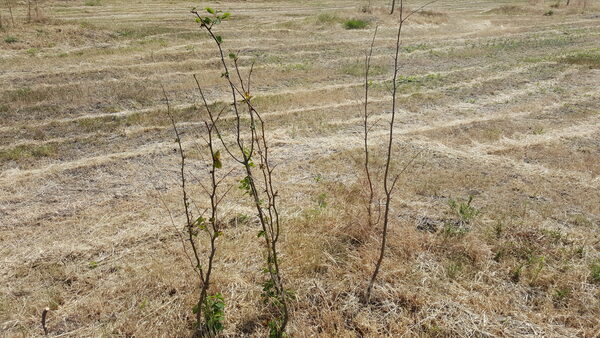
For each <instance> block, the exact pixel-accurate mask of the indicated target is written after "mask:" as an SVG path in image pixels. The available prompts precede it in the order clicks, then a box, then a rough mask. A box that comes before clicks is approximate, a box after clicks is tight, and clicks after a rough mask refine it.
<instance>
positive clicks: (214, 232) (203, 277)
mask: <svg viewBox="0 0 600 338" xmlns="http://www.w3.org/2000/svg"><path fill="white" fill-rule="evenodd" d="M162 90H163V94H164V97H165V101H166V104H167V114H168V115H169V119H170V120H171V124H172V127H173V130H174V132H175V136H176V141H177V144H178V147H179V152H180V158H181V161H180V169H181V170H180V175H181V189H182V195H183V203H184V209H185V214H186V222H187V223H186V229H187V233H188V241H189V243H190V246H191V247H192V251H193V254H194V257H195V261H196V266H195V267H194V270H195V271H196V272H198V274H199V278H200V294H199V298H198V303H197V305H196V307H197V312H196V323H197V325H198V327H197V329H198V333H200V335H203V333H204V331H203V330H204V329H205V327H204V326H202V325H200V324H201V321H202V310H203V306H204V304H205V302H206V298H207V295H208V289H209V287H210V281H211V280H210V279H211V274H212V271H213V266H214V260H215V255H216V252H217V245H216V241H217V238H218V237H219V236H220V229H219V218H218V208H219V203H220V201H221V200H222V199H223V197H225V194H227V192H225V194H223V196H221V197H219V196H218V189H219V185H220V183H221V182H222V181H223V180H224V179H225V177H226V176H228V175H229V173H227V174H225V176H223V177H222V178H221V179H219V180H217V175H216V169H217V161H218V160H219V159H217V158H216V157H215V148H214V141H213V135H214V132H215V129H216V128H215V127H214V124H212V123H208V122H206V121H205V122H204V125H205V128H206V132H207V135H208V139H205V142H206V146H207V150H208V152H209V153H210V156H211V168H210V172H209V174H210V190H208V189H206V187H204V185H202V184H201V185H202V187H203V189H204V191H205V192H206V193H207V195H208V197H209V199H210V211H211V215H210V219H209V220H208V223H209V225H210V229H209V228H208V227H207V226H206V225H205V224H203V223H204V222H205V221H201V220H200V219H199V220H198V221H194V220H193V217H192V213H191V211H190V210H189V207H190V199H189V197H188V193H187V187H186V176H185V166H186V163H185V153H184V151H183V144H182V140H181V133H180V132H179V129H178V128H177V124H176V122H175V118H174V116H173V114H172V113H171V106H170V104H169V99H168V96H167V94H166V91H165V89H164V87H162ZM206 107H207V109H210V108H209V107H208V105H207V106H206ZM209 114H210V115H211V116H212V114H211V113H209ZM217 119H218V117H217ZM219 167H220V165H219ZM227 191H229V190H227ZM199 222H202V223H199ZM196 227H198V228H197V229H196ZM198 230H204V231H206V233H207V234H208V237H209V241H210V249H209V253H208V258H207V267H206V271H204V269H203V268H202V266H201V259H200V254H199V251H198V249H197V243H196V237H197V234H198V233H197V231H198ZM184 251H185V248H184ZM186 254H187V251H186ZM209 334H211V333H210V332H209Z"/></svg>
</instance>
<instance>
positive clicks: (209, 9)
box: [205, 7, 215, 14]
mask: <svg viewBox="0 0 600 338" xmlns="http://www.w3.org/2000/svg"><path fill="white" fill-rule="evenodd" d="M205 9H206V11H207V12H209V13H210V14H215V10H214V9H212V8H210V7H206V8H205Z"/></svg>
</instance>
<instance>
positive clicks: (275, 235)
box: [192, 11, 289, 335]
mask: <svg viewBox="0 0 600 338" xmlns="http://www.w3.org/2000/svg"><path fill="white" fill-rule="evenodd" d="M192 13H193V14H194V15H195V16H196V17H197V18H198V19H200V20H199V22H200V24H201V27H202V28H204V29H206V31H207V32H208V34H209V35H210V37H211V38H212V39H213V41H214V42H215V44H216V46H217V49H218V50H219V54H220V59H221V64H222V66H223V69H224V70H225V72H224V73H223V76H224V77H225V79H226V80H227V82H228V84H229V87H230V89H231V95H232V101H233V104H232V105H233V110H234V113H235V116H236V144H237V147H238V148H239V153H240V155H239V156H235V155H234V154H233V152H232V151H231V150H230V149H229V148H228V147H227V145H226V144H225V141H224V139H223V137H222V134H221V132H220V130H219V129H218V128H217V127H216V121H215V119H214V117H213V115H212V113H211V112H210V110H209V116H210V118H211V121H212V123H213V125H214V126H215V132H216V133H217V136H218V137H219V139H220V140H221V143H223V145H224V147H225V148H226V151H227V153H228V154H229V155H230V156H231V157H232V158H234V159H235V160H236V161H237V162H239V163H240V164H242V166H243V167H244V169H245V173H246V178H247V180H248V185H249V188H250V189H249V193H250V195H251V196H252V198H253V202H254V205H255V207H256V211H257V215H258V219H259V222H260V224H261V228H262V232H263V233H264V238H265V244H266V247H267V268H268V272H269V276H270V279H271V282H272V283H273V286H274V288H275V291H276V292H277V295H278V298H279V299H278V301H279V304H280V311H281V315H282V318H281V323H280V324H279V327H278V332H277V334H279V335H281V334H282V333H283V332H284V331H285V328H286V325H287V322H288V317H289V315H288V309H287V302H286V299H285V289H284V287H283V282H282V279H281V274H280V270H279V260H278V251H277V242H278V239H279V234H280V222H279V213H278V210H277V205H276V196H277V192H276V191H275V189H274V187H273V183H272V172H273V168H272V167H271V166H270V163H269V158H268V146H267V142H266V133H265V127H264V121H263V120H262V118H261V116H260V115H259V113H258V112H257V111H256V109H255V108H254V107H253V105H252V104H251V103H250V98H251V96H250V79H251V74H252V69H253V67H252V68H251V70H250V73H249V74H248V81H247V83H246V84H244V81H243V79H242V76H241V74H240V72H239V67H238V65H237V57H234V67H235V71H236V74H237V76H238V80H239V82H240V86H241V88H242V92H240V90H239V89H238V88H237V86H236V85H235V84H234V83H233V81H232V79H231V76H230V73H229V68H228V66H227V62H226V61H225V53H224V52H223V48H222V46H221V40H220V39H219V38H217V36H216V35H215V34H214V33H213V31H212V25H207V24H206V23H205V22H204V21H203V20H202V18H201V16H200V14H199V13H198V12H197V11H192ZM196 82H197V84H198V88H199V89H200V83H199V82H198V80H197V78H196ZM200 92H201V95H202V99H203V101H204V105H205V106H206V107H207V109H208V104H207V102H206V100H205V98H204V94H203V93H202V90H201V89H200ZM238 94H239V95H240V96H241V97H242V101H243V102H244V103H245V104H246V105H247V108H248V115H249V118H250V127H249V128H250V131H251V136H250V148H249V149H246V147H245V146H244V143H243V141H242V138H241V134H242V125H241V116H240V112H239V107H238V102H237V97H238V96H237V95H238ZM256 120H258V121H256ZM257 122H258V123H257ZM257 125H258V126H259V128H260V130H259V131H257V129H256V126H257ZM255 146H256V149H255ZM255 150H258V154H259V158H260V170H261V171H262V174H263V180H264V185H265V186H264V192H265V194H266V197H267V201H266V202H267V204H266V206H263V202H262V201H261V199H260V191H259V189H258V187H257V186H256V180H255V176H254V173H253V170H252V167H253V164H252V156H253V154H254V152H255Z"/></svg>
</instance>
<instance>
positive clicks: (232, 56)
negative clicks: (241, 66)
mask: <svg viewBox="0 0 600 338" xmlns="http://www.w3.org/2000/svg"><path fill="white" fill-rule="evenodd" d="M229 58H230V59H234V60H235V59H237V55H235V53H229Z"/></svg>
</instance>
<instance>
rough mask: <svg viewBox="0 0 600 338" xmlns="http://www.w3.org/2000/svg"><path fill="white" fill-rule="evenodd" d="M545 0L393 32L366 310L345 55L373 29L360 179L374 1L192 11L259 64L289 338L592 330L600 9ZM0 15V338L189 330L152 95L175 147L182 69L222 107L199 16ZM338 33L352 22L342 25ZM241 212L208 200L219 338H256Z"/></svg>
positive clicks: (376, 74)
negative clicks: (380, 206) (383, 214)
mask: <svg viewBox="0 0 600 338" xmlns="http://www.w3.org/2000/svg"><path fill="white" fill-rule="evenodd" d="M554 2H555V1H547V2H545V3H544V2H543V1H537V2H536V1H533V2H527V1H488V0H475V1H473V0H468V1H467V0H458V1H455V0H452V1H450V0H442V1H439V2H438V3H436V4H433V5H431V6H430V7H429V8H428V11H427V12H425V13H422V14H419V15H415V16H414V17H413V20H412V21H411V22H410V23H409V24H408V25H407V26H406V27H405V28H406V29H405V34H404V37H403V47H402V54H401V75H402V77H401V78H400V82H401V87H400V88H401V92H400V97H399V98H398V103H399V106H400V111H399V113H398V114H399V116H398V123H397V135H398V137H397V147H396V148H395V154H396V156H395V158H394V162H395V165H396V168H400V167H401V166H402V165H403V164H404V163H406V162H407V161H408V160H409V159H410V158H411V157H413V156H414V154H419V155H418V156H417V157H416V159H415V161H414V163H412V165H410V166H409V169H408V170H407V172H406V173H405V174H404V176H402V180H401V183H400V188H399V190H398V193H397V194H396V196H395V199H394V205H393V207H394V210H393V220H392V223H393V224H392V228H391V230H390V231H391V234H390V236H391V239H390V243H389V251H388V254H387V256H386V260H385V261H384V266H383V271H382V274H381V276H380V278H379V280H378V283H377V286H376V288H375V291H374V298H373V303H372V304H370V305H368V306H366V305H363V304H361V302H360V301H359V296H360V294H361V291H362V290H363V289H364V287H365V284H366V281H367V279H368V278H369V275H370V273H371V271H372V269H373V262H374V260H375V257H376V254H377V252H376V250H377V243H378V238H379V237H378V234H379V232H378V230H377V229H365V227H364V225H363V224H364V211H363V210H364V207H363V204H362V203H363V202H362V201H363V200H362V197H361V196H363V192H364V184H363V175H362V171H361V148H360V147H361V134H360V133H361V115H360V100H361V97H360V95H361V93H362V87H361V86H362V58H363V55H364V52H365V50H366V48H367V47H368V44H369V41H370V39H371V36H372V34H373V29H374V27H375V26H376V25H378V26H379V33H378V37H377V40H376V43H375V50H374V59H373V60H374V61H373V63H374V66H373V69H372V74H371V75H372V80H373V89H372V102H373V104H372V106H371V108H372V111H373V112H374V115H373V116H374V117H373V121H374V122H377V123H376V124H375V126H374V127H373V129H372V144H373V147H374V150H373V152H374V155H375V156H376V157H377V158H376V159H375V160H374V162H375V165H380V164H381V162H382V161H381V157H380V149H381V148H382V144H383V141H384V137H385V132H386V123H387V122H386V121H387V118H388V117H389V115H388V112H389V110H390V102H389V101H390V96H389V92H388V87H389V78H390V72H391V65H392V54H393V47H394V46H393V44H394V33H395V20H394V17H390V16H389V15H387V14H386V9H385V6H386V4H385V3H384V1H379V0H377V1H375V0H374V1H372V3H373V9H372V11H370V12H369V11H367V12H364V11H363V10H362V8H363V5H365V4H366V3H367V1H362V2H361V1H347V0H339V1H338V0H321V1H291V0H288V1H285V0H282V1H273V2H265V1H228V0H225V1H220V2H216V3H213V4H211V5H212V6H213V7H215V8H219V9H223V10H226V11H229V12H231V13H232V17H231V19H230V20H229V21H228V22H226V23H224V24H222V25H221V26H219V27H218V28H217V30H218V31H219V32H220V33H221V34H222V36H223V38H224V40H225V48H226V49H228V50H231V51H236V52H238V54H239V55H241V56H242V57H241V65H242V69H243V70H244V71H247V70H248V67H249V66H250V64H251V63H252V62H253V61H254V62H256V64H255V68H254V87H255V92H254V95H255V99H254V100H255V103H256V105H257V106H258V108H259V109H260V111H262V112H263V113H264V117H265V119H266V121H267V124H268V127H269V132H270V133H269V139H270V142H271V144H272V146H273V147H272V152H273V156H274V162H275V163H276V164H277V165H278V169H277V176H276V180H277V185H278V187H279V191H280V195H281V202H282V204H283V205H282V210H283V213H284V215H285V235H284V237H283V239H282V252H283V253H282V259H283V274H284V278H285V280H286V285H287V287H288V288H289V289H291V290H292V291H293V299H292V300H291V305H292V310H293V311H292V319H291V323H290V326H289V333H290V334H291V336H294V337H295V336H297V337H302V336H309V335H314V336H330V337H351V336H383V335H395V336H396V335H405V336H408V337H414V336H510V337H514V336H549V337H550V336H574V337H575V336H576V337H597V336H599V335H600V320H599V319H598V318H600V231H599V230H600V229H599V227H600V223H599V222H600V192H599V188H600V114H599V113H600V86H599V84H600V49H599V47H600V11H599V8H598V4H597V3H595V2H594V1H589V2H588V6H587V7H586V8H583V7H582V6H579V2H578V1H572V2H575V4H574V5H571V6H570V7H569V8H566V7H564V5H561V6H560V7H559V8H552V7H550V6H551V5H552V4H553V3H554ZM421 3H423V1H414V2H413V1H409V4H408V5H409V6H410V7H412V8H415V7H416V6H417V5H418V4H421ZM563 3H564V1H563ZM3 6H4V4H0V13H1V15H2V23H3V28H2V29H0V36H1V38H2V39H1V40H0V84H1V85H0V121H1V126H0V170H1V173H0V335H2V336H6V337H13V336H35V335H41V334H42V329H41V326H40V324H39V322H40V313H41V311H42V309H43V308H45V307H49V308H50V313H49V315H48V329H49V334H50V335H51V336H61V337H76V336H77V337H79V336H186V335H189V334H190V332H191V327H192V323H193V315H192V313H191V308H192V305H193V303H194V294H195V292H197V290H196V289H195V286H194V284H193V274H192V272H191V268H190V266H189V262H188V261H187V259H186V258H185V255H184V253H183V250H182V245H181V242H180V240H179V237H178V236H177V229H180V228H181V225H182V224H183V223H182V222H183V221H182V218H181V216H182V211H181V202H180V195H179V185H178V179H177V171H178V154H177V153H176V151H174V149H175V147H176V145H175V143H174V136H173V132H172V130H171V128H170V126H169V121H168V119H167V116H166V115H165V108H164V101H163V98H162V92H161V89H160V88H161V84H164V86H165V88H166V91H167V93H168V95H169V97H170V98H171V100H172V101H173V103H174V104H175V105H176V109H175V117H176V119H177V120H178V121H179V123H180V127H181V128H182V130H183V132H184V141H185V145H187V146H188V147H190V149H194V147H193V146H194V144H195V142H196V140H198V139H199V138H198V136H197V134H198V133H200V132H201V129H200V126H201V121H202V118H203V117H202V116H203V115H202V113H201V112H200V109H199V108H198V107H200V104H199V102H200V98H199V95H198V93H197V91H196V90H195V83H194V80H193V78H192V74H198V76H199V78H200V80H201V82H202V84H203V87H204V88H205V90H206V92H207V95H208V98H209V100H210V101H211V102H217V103H218V102H219V101H220V100H225V99H227V96H226V94H227V92H226V87H225V84H224V83H223V80H222V79H221V78H220V74H221V71H220V70H219V69H218V59H217V54H216V53H215V51H214V49H213V48H211V47H212V45H211V43H210V41H209V40H208V37H207V36H206V35H205V34H202V33H201V32H199V29H198V27H197V26H196V24H195V22H194V20H193V18H192V16H191V14H190V13H189V9H190V8H191V7H192V6H198V3H192V2H184V1H179V0H173V1H154V0H145V1H137V2H133V1H125V0H98V1H93V0H89V1H84V0H73V1H67V0H63V1H51V2H48V1H40V4H39V8H38V13H37V14H36V13H35V11H34V13H33V14H32V20H31V21H32V22H30V23H27V22H26V12H25V7H24V6H23V4H17V5H16V7H14V8H13V12H14V14H13V15H14V17H15V21H16V27H15V26H12V25H11V23H10V16H9V13H8V10H7V8H6V7H5V6H4V7H3ZM550 11H552V12H551V13H550ZM545 14H546V15H545ZM550 14H552V15H550ZM350 18H361V19H363V20H366V21H368V22H369V26H368V27H367V28H366V29H356V30H347V29H345V28H344V22H345V21H346V20H347V19H350ZM192 151H193V150H190V163H191V164H190V167H189V170H190V171H191V172H196V173H198V174H197V175H199V176H201V174H200V173H201V172H202V171H203V170H204V169H205V166H204V163H205V162H203V161H202V158H201V157H200V156H198V154H194V153H193V152H192ZM230 162H231V161H229V162H228V160H227V159H225V161H224V165H226V166H231V165H233V164H232V163H230ZM237 179H239V178H237ZM192 184H193V187H192V190H193V191H194V193H195V196H200V194H201V190H200V189H199V188H198V186H197V184H196V183H195V182H194V181H193V180H192ZM236 190H237V189H234V191H236ZM470 195H471V196H473V202H472V205H473V207H475V208H476V209H477V210H479V214H478V215H477V216H476V217H475V218H474V219H473V220H471V222H470V223H469V224H468V226H465V227H461V228H456V227H454V226H453V224H456V221H457V220H459V219H460V215H459V214H457V213H456V212H454V211H453V210H452V209H451V208H450V207H449V201H450V200H457V201H459V202H463V203H464V201H465V200H466V199H467V197H468V196H470ZM163 202H164V203H163ZM248 202H249V201H248V200H247V197H243V196H242V195H241V193H239V192H233V193H232V194H231V195H230V199H229V200H228V201H227V202H226V206H225V208H226V211H224V212H225V214H226V215H227V220H228V224H229V226H228V227H227V228H226V230H225V231H224V236H223V237H222V238H221V239H220V250H219V252H218V259H217V270H216V272H215V278H216V279H215V283H214V285H213V290H212V291H213V292H221V293H223V295H224V297H225V299H226V323H225V325H226V328H225V334H226V335H229V336H239V335H246V336H264V335H265V332H266V331H265V328H264V327H265V325H264V324H265V322H266V319H267V318H266V317H265V314H264V310H263V305H262V303H261V300H260V292H261V290H260V283H261V281H262V280H264V278H265V276H264V275H263V273H262V272H261V267H262V262H263V259H262V255H261V248H260V242H259V241H258V240H257V238H256V233H257V231H258V229H257V225H256V224H255V223H254V221H253V217H252V211H251V210H252V209H250V208H249V207H250V206H249V204H248ZM198 203H200V204H202V203H203V202H202V200H201V199H200V198H198ZM165 205H166V206H168V209H170V210H171V212H172V214H173V217H174V218H175V223H176V227H173V225H172V224H171V222H170V220H169V213H168V211H167V210H166V207H165Z"/></svg>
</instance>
